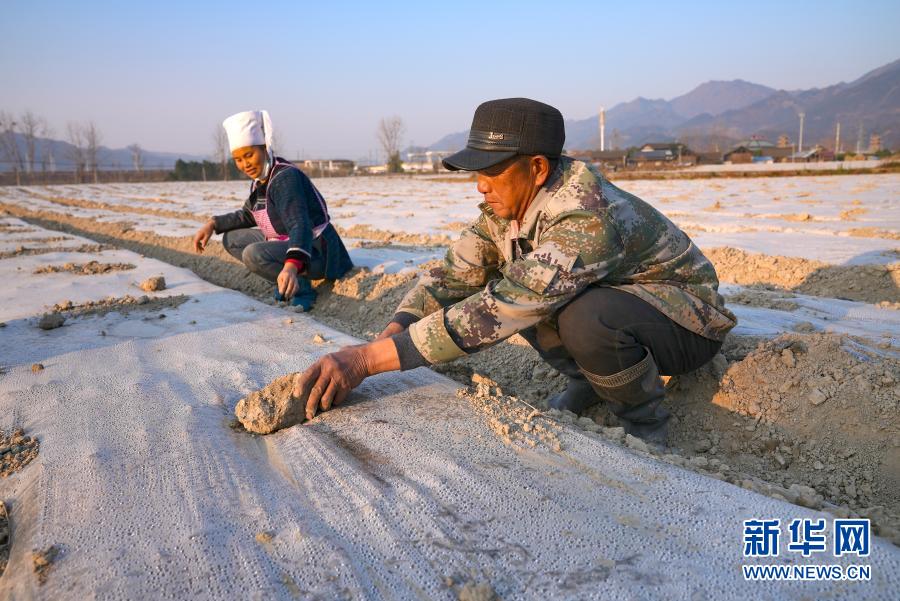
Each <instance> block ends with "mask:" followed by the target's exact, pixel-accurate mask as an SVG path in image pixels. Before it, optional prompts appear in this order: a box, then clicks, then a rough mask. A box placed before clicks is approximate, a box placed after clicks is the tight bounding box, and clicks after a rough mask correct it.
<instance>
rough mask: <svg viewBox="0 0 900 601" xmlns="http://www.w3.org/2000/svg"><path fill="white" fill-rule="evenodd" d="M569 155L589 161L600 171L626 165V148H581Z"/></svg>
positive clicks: (619, 168)
mask: <svg viewBox="0 0 900 601" xmlns="http://www.w3.org/2000/svg"><path fill="white" fill-rule="evenodd" d="M569 156H571V157H572V158H573V159H579V160H582V161H586V162H588V163H591V164H593V165H594V166H596V167H597V168H599V169H600V170H602V171H619V170H621V169H625V168H626V167H627V166H628V151H627V150H583V151H576V152H571V153H569Z"/></svg>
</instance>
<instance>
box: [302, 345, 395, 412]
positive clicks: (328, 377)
mask: <svg viewBox="0 0 900 601" xmlns="http://www.w3.org/2000/svg"><path fill="white" fill-rule="evenodd" d="M396 369H400V358H399V357H398V356H397V347H396V346H394V343H393V341H391V340H379V341H377V342H370V343H368V344H363V345H358V346H348V347H344V348H342V349H341V350H339V351H337V352H335V353H331V354H329V355H325V356H324V357H322V358H321V359H319V360H318V361H316V362H315V363H313V365H312V366H311V367H310V368H309V369H307V370H306V371H305V372H303V373H302V374H300V375H299V376H297V378H296V379H295V380H294V389H293V391H292V396H293V397H294V398H295V399H298V400H299V401H300V402H301V403H304V404H305V405H306V419H312V418H314V417H315V416H316V413H317V412H318V411H319V410H322V411H328V410H329V409H331V407H332V406H333V405H340V404H341V403H343V402H344V399H346V398H347V395H348V394H350V391H351V390H353V389H354V388H356V387H357V386H359V385H360V383H361V382H362V381H363V380H365V379H366V378H367V377H368V376H371V375H374V374H378V373H381V372H384V371H393V370H396Z"/></svg>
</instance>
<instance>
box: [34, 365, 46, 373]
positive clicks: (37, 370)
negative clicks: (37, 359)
mask: <svg viewBox="0 0 900 601" xmlns="http://www.w3.org/2000/svg"><path fill="white" fill-rule="evenodd" d="M39 371H44V364H43V363H33V364H32V365H31V372H32V373H35V374H36V373H37V372H39Z"/></svg>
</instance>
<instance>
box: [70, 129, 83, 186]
mask: <svg viewBox="0 0 900 601" xmlns="http://www.w3.org/2000/svg"><path fill="white" fill-rule="evenodd" d="M66 140H67V141H68V142H69V144H70V145H71V146H70V147H69V149H68V155H69V158H70V159H71V160H72V163H73V164H74V166H75V182H76V183H81V178H82V175H83V174H84V165H85V162H86V159H85V156H86V153H85V149H84V132H83V131H82V128H81V126H80V125H79V124H77V123H72V122H71V121H70V122H69V123H68V124H67V125H66Z"/></svg>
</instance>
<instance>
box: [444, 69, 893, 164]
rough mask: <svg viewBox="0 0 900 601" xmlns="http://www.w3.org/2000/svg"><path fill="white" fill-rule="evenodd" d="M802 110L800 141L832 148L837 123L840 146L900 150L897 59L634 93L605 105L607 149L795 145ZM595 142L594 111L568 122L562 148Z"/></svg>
mask: <svg viewBox="0 0 900 601" xmlns="http://www.w3.org/2000/svg"><path fill="white" fill-rule="evenodd" d="M800 112H804V113H805V114H806V117H805V123H804V133H803V139H804V147H810V146H812V145H813V144H822V145H823V146H825V147H827V148H834V141H835V129H836V126H837V124H838V123H840V124H841V147H842V148H843V149H844V150H849V151H852V150H855V149H856V144H857V139H859V138H861V142H862V148H863V149H866V148H868V146H869V135H870V134H873V133H874V134H879V135H880V136H881V143H882V146H884V147H887V148H892V149H898V148H900V60H896V61H894V62H892V63H889V64H887V65H884V66H883V67H880V68H878V69H875V70H874V71H870V72H869V73H866V74H865V75H863V76H862V77H860V78H859V79H857V80H855V81H852V82H850V83H843V82H842V83H838V84H834V85H831V86H828V87H825V88H814V89H810V90H793V91H789V90H776V89H774V88H770V87H767V86H763V85H759V84H755V83H750V82H747V81H743V80H740V79H736V80H733V81H709V82H706V83H704V84H701V85H699V86H697V87H696V88H694V89H693V90H691V91H690V92H688V93H687V94H684V95H682V96H678V97H676V98H673V99H671V100H662V99H655V100H653V99H648V98H641V97H639V98H635V99H634V100H631V101H629V102H623V103H620V104H617V105H615V106H614V107H612V108H611V109H609V110H608V111H606V148H607V149H611V148H627V147H630V146H639V145H641V144H645V143H647V142H668V141H675V140H678V141H681V142H684V143H685V144H687V145H688V146H690V147H691V148H693V149H695V150H698V151H702V150H715V149H719V150H723V151H724V150H727V149H729V148H730V147H732V146H734V145H735V144H737V143H738V142H739V141H741V140H746V139H747V138H749V137H750V136H760V137H762V138H765V139H768V140H770V141H771V142H775V141H776V140H777V139H778V137H779V136H780V135H787V136H788V137H789V138H790V139H791V140H792V141H793V142H794V143H796V142H797V141H798V140H797V139H798V136H799V128H800V121H799V113H800ZM860 132H861V133H860ZM467 136H468V132H467V131H463V132H456V133H453V134H449V135H446V136H444V137H443V138H441V139H440V140H438V141H437V142H435V143H434V144H432V145H431V146H429V147H428V148H429V149H430V150H457V149H459V148H462V147H464V146H465V144H466V138H467ZM599 147H600V132H599V124H598V118H597V116H591V117H588V118H586V119H567V120H566V149H567V150H569V151H572V150H587V149H596V148H599Z"/></svg>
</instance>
